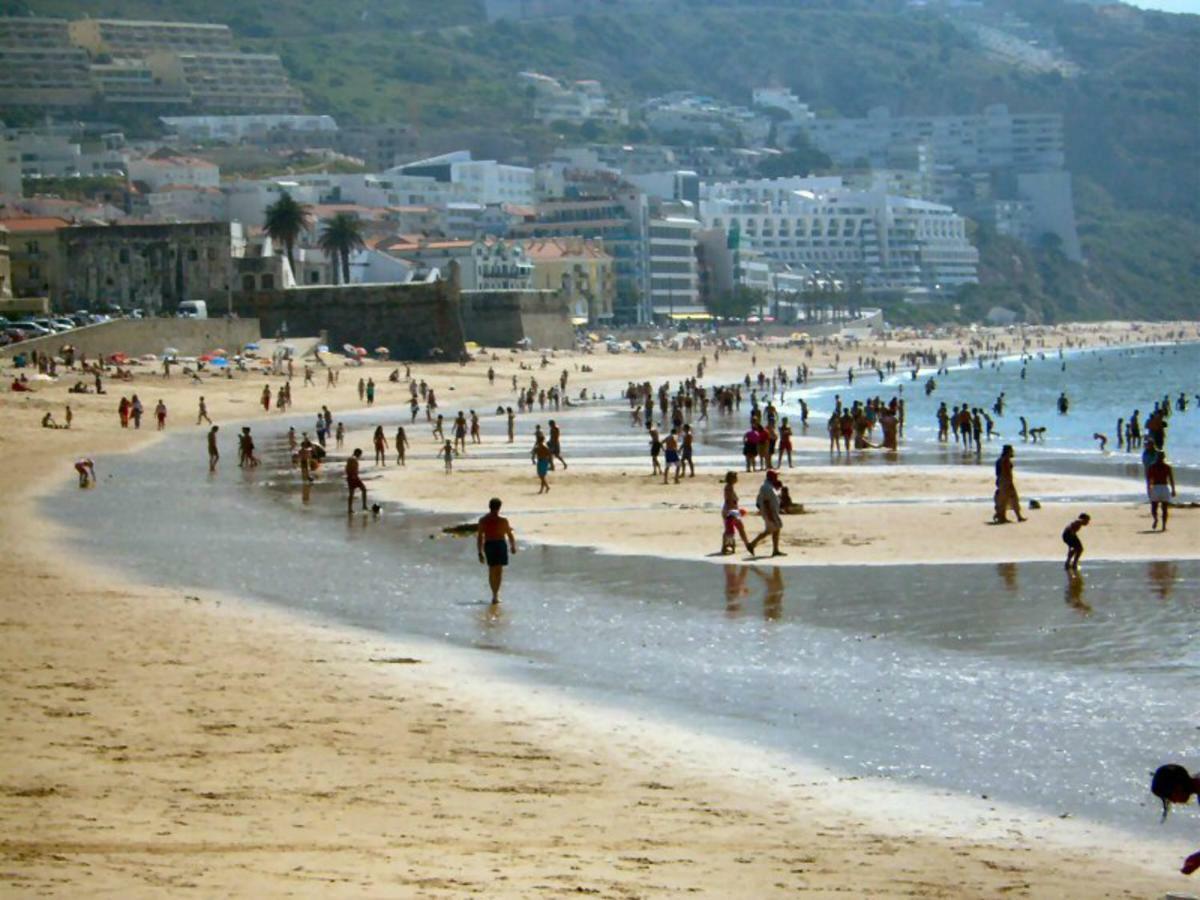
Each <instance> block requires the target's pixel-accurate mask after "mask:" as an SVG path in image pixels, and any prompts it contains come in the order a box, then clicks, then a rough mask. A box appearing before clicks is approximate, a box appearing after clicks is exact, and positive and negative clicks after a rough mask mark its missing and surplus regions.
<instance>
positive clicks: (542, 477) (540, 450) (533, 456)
mask: <svg viewBox="0 0 1200 900" xmlns="http://www.w3.org/2000/svg"><path fill="white" fill-rule="evenodd" d="M529 458H530V461H531V462H533V463H534V464H535V465H536V466H537V475H538V481H539V482H540V487H539V488H538V493H539V494H545V493H549V491H550V484H549V483H548V482H547V481H546V475H547V473H548V472H549V471H550V464H551V462H553V459H554V455H553V454H552V453H551V452H550V448H549V447H547V446H546V439H545V438H544V437H543V436H542V435H541V434H540V433H539V434H538V436H537V439H536V442H535V443H534V445H533V449H532V450H531V451H530V452H529Z"/></svg>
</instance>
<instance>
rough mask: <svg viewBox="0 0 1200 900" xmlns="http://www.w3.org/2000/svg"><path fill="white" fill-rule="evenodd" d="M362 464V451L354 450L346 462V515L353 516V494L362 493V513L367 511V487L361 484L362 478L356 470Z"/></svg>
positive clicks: (359, 449)
mask: <svg viewBox="0 0 1200 900" xmlns="http://www.w3.org/2000/svg"><path fill="white" fill-rule="evenodd" d="M361 463H362V449H361V448H359V447H355V448H354V452H353V453H351V454H350V458H349V459H348V460H346V491H347V494H346V515H348V516H350V515H353V514H354V494H355V493H356V492H361V493H362V508H363V512H366V511H367V486H366V485H365V484H363V480H362V477H361V476H360V475H359V474H358V469H359V466H360V464H361Z"/></svg>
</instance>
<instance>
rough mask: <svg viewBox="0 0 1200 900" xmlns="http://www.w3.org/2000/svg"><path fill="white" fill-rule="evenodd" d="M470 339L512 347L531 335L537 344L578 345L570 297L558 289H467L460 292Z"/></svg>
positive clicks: (465, 325) (461, 305)
mask: <svg viewBox="0 0 1200 900" xmlns="http://www.w3.org/2000/svg"><path fill="white" fill-rule="evenodd" d="M459 307H460V309H461V312H462V321H463V330H464V332H465V333H466V338H467V340H468V341H474V342H475V343H477V344H479V345H481V346H483V347H512V346H515V345H516V344H517V343H519V342H520V341H522V340H524V339H525V338H528V339H529V340H530V341H531V342H532V343H533V346H534V347H537V348H542V347H544V348H547V349H556V350H567V349H569V348H571V347H573V346H575V328H574V326H573V325H572V324H571V314H570V307H569V305H568V301H567V300H566V299H565V298H564V297H563V296H562V295H561V294H560V293H558V292H556V291H464V292H463V293H462V294H460V295H459Z"/></svg>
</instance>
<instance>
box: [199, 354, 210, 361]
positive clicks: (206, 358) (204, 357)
mask: <svg viewBox="0 0 1200 900" xmlns="http://www.w3.org/2000/svg"><path fill="white" fill-rule="evenodd" d="M199 359H200V362H212V361H213V355H212V354H211V353H201V354H200V356H199Z"/></svg>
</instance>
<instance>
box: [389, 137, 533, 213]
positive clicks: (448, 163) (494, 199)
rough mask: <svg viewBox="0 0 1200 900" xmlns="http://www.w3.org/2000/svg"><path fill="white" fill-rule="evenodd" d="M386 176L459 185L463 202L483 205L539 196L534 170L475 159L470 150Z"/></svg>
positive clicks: (398, 169)
mask: <svg viewBox="0 0 1200 900" xmlns="http://www.w3.org/2000/svg"><path fill="white" fill-rule="evenodd" d="M384 174H385V175H409V176H416V177H420V178H432V179H433V180H434V181H437V182H441V183H442V184H451V185H456V186H458V187H459V188H460V189H461V191H462V192H463V197H462V199H465V200H471V201H474V202H476V203H483V204H488V203H519V204H532V203H533V202H534V199H535V194H536V191H535V179H534V172H533V169H529V168H526V167H524V166H511V165H507V164H505V163H499V162H496V161H495V160H477V159H473V158H472V157H471V153H470V151H469V150H460V151H457V152H454V153H447V154H444V155H442V156H434V157H430V158H429V159H422V160H418V161H417V162H411V163H406V164H404V165H401V166H396V167H394V168H391V169H388V170H387V172H385V173H384Z"/></svg>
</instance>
